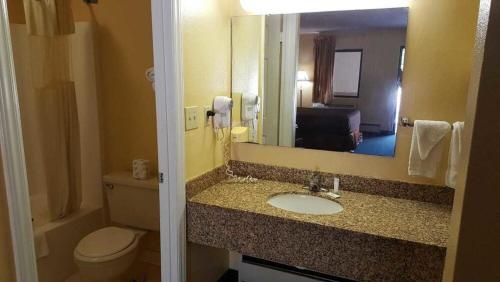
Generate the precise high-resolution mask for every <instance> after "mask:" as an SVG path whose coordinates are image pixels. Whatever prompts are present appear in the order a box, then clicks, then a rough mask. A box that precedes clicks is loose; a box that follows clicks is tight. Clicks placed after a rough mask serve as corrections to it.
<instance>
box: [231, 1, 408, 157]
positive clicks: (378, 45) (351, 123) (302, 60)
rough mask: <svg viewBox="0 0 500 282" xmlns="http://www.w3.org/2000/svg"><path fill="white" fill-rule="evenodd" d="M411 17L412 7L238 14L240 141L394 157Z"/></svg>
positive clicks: (236, 116)
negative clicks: (302, 12)
mask: <svg viewBox="0 0 500 282" xmlns="http://www.w3.org/2000/svg"><path fill="white" fill-rule="evenodd" d="M407 21H408V9H407V8H397V9H381V10H357V11H335V12H321V13H305V14H290V15H269V16H243V17H235V18H233V19H232V54H233V55H232V98H233V101H234V108H233V123H232V125H233V127H234V128H236V130H235V132H238V134H242V133H241V132H243V134H245V138H233V140H239V141H241V142H250V143H258V144H263V145H274V146H288V147H297V148H306V149H317V150H327V151H338V152H349V153H356V154H367V155H378V156H388V157H392V156H394V152H395V146H396V136H397V121H398V119H399V117H398V113H399V104H400V101H401V95H402V91H401V85H402V74H403V70H404V56H405V45H406V27H407ZM246 134H248V138H246V137H247V136H246Z"/></svg>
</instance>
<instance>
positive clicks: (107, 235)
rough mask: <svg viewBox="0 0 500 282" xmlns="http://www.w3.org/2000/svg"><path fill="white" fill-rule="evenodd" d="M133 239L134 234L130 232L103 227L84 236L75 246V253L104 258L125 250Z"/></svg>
mask: <svg viewBox="0 0 500 282" xmlns="http://www.w3.org/2000/svg"><path fill="white" fill-rule="evenodd" d="M134 239H135V234H134V232H132V231H130V230H127V229H123V228H118V227H105V228H102V229H99V230H97V231H94V232H92V233H90V234H89V235H87V236H85V237H84V238H83V239H82V240H81V241H80V243H78V246H76V251H77V252H78V253H79V254H80V255H82V256H85V257H90V258H98V257H105V256H109V255H113V254H116V253H118V252H120V251H122V250H124V249H126V248H127V247H128V246H130V245H131V244H132V243H133V242H134Z"/></svg>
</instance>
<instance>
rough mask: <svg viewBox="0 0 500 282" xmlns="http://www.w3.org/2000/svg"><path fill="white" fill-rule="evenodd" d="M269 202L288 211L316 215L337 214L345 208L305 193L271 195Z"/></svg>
mask: <svg viewBox="0 0 500 282" xmlns="http://www.w3.org/2000/svg"><path fill="white" fill-rule="evenodd" d="M267 203H268V204H270V205H271V206H273V207H277V208H280V209H283V210H286V211H291V212H296V213H303V214H314V215H329V214H336V213H339V212H341V211H343V210H344V208H343V207H342V206H341V205H340V204H339V203H337V202H334V201H331V200H328V199H325V198H321V197H316V196H311V195H303V194H281V195H276V196H273V197H271V198H270V199H269V200H267Z"/></svg>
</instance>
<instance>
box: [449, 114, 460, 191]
mask: <svg viewBox="0 0 500 282" xmlns="http://www.w3.org/2000/svg"><path fill="white" fill-rule="evenodd" d="M463 130H464V123H463V122H458V121H457V122H455V123H454V124H453V131H452V133H451V143H450V153H449V155H448V170H447V171H446V186H448V187H451V188H456V185H457V177H458V168H459V167H458V165H459V164H460V158H461V156H462V141H463V140H462V138H463V134H462V133H463Z"/></svg>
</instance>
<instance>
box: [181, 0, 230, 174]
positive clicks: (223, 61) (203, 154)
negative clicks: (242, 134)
mask: <svg viewBox="0 0 500 282" xmlns="http://www.w3.org/2000/svg"><path fill="white" fill-rule="evenodd" d="M183 9H184V10H183V52H184V105H185V106H186V107H187V106H198V107H199V115H200V116H201V115H202V114H203V106H210V107H211V106H212V103H213V99H214V97H215V96H229V93H230V89H231V88H230V85H231V84H230V82H231V76H230V75H231V55H230V54H231V53H230V51H231V50H230V48H231V40H230V36H231V25H230V24H231V21H230V16H229V2H228V0H203V1H197V0H187V1H184V2H183ZM185 146H186V148H185V150H186V178H187V179H191V178H194V177H196V176H199V175H201V174H203V173H205V172H207V171H210V170H212V169H214V168H215V167H217V166H220V165H222V163H223V158H222V146H221V144H220V143H217V142H216V140H215V136H214V132H213V129H212V127H204V125H203V122H202V119H200V123H199V128H198V129H195V130H190V131H186V135H185Z"/></svg>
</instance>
